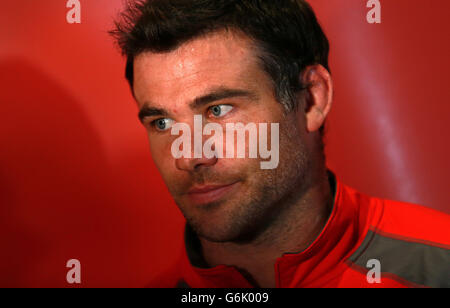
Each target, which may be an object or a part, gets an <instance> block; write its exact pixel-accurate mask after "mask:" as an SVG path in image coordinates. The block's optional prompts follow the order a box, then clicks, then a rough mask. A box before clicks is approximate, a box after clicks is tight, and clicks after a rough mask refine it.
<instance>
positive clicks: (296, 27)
mask: <svg viewBox="0 0 450 308" xmlns="http://www.w3.org/2000/svg"><path fill="white" fill-rule="evenodd" d="M123 17H124V18H123V19H122V20H121V21H119V22H118V23H117V29H116V30H115V31H114V32H113V34H114V35H115V36H116V38H117V39H118V42H119V45H120V47H121V48H122V51H123V53H124V55H125V56H126V57H127V66H126V78H127V80H128V82H129V83H130V86H131V90H132V93H133V95H134V97H135V99H136V101H137V104H138V107H139V110H140V112H139V117H140V120H141V121H142V123H143V125H144V126H145V128H146V129H147V132H148V138H149V142H150V147H151V153H152V156H153V159H154V162H155V164H156V166H157V167H158V169H159V171H160V173H161V175H162V177H163V179H164V181H165V183H166V185H167V187H168V188H169V191H170V193H171V195H172V196H173V198H174V200H175V202H176V204H177V205H178V207H179V208H180V210H181V211H182V213H183V214H184V216H185V217H186V220H187V224H186V231H185V244H186V245H185V246H186V247H185V249H184V252H183V254H182V255H181V257H180V261H179V263H177V264H176V266H174V267H173V270H172V271H171V272H169V273H165V274H164V275H163V276H162V277H161V278H160V279H158V280H157V281H156V282H155V284H154V285H152V286H166V287H175V286H178V287H380V286H381V287H411V286H414V287H422V286H426V287H442V286H446V287H449V286H450V250H449V247H450V236H449V231H448V227H449V226H450V219H449V217H448V216H447V215H444V214H441V213H438V212H436V211H433V210H430V209H427V208H424V207H420V206H417V205H412V204H406V203H401V202H394V201H387V200H381V199H377V198H372V197H368V196H366V195H364V194H361V193H359V192H357V191H355V190H354V189H352V188H350V187H348V186H346V185H344V184H343V183H341V182H340V181H339V180H338V179H336V177H335V176H334V174H333V173H332V172H331V171H329V170H327V169H326V165H325V157H324V149H323V141H322V137H323V128H324V124H325V119H326V117H327V115H328V113H329V111H330V108H331V104H332V100H333V82H332V78H331V76H330V73H329V67H328V51H329V45H328V40H327V38H326V36H325V35H324V33H323V31H322V29H321V27H320V25H319V24H318V22H317V20H316V17H315V15H314V12H313V11H312V9H311V7H310V6H309V5H308V4H307V3H306V2H305V1H302V0H279V1H269V0H202V1H201V0H154V1H141V2H136V3H135V4H134V5H131V6H130V7H129V8H128V10H127V11H126V12H125V13H124V15H123ZM198 120H202V122H201V123H202V124H201V125H203V124H205V125H207V124H214V125H216V126H215V127H216V128H217V125H218V126H219V127H223V128H224V129H225V130H226V129H228V126H227V125H228V124H231V123H243V124H251V123H266V124H277V126H271V130H272V131H275V130H276V129H279V131H277V132H278V133H279V134H271V135H270V138H268V137H267V136H265V140H266V141H268V142H271V144H272V147H273V146H275V147H277V148H278V149H279V151H278V153H279V157H278V163H277V164H276V167H274V168H262V167H261V164H260V163H261V161H263V160H264V159H263V158H262V157H257V158H255V157H252V158H250V157H245V158H242V157H240V158H238V157H228V156H227V157H223V156H221V155H220V152H221V151H219V149H222V150H223V151H225V148H226V149H230V148H233V147H238V146H239V145H240V144H239V141H236V140H233V141H231V142H230V141H229V140H228V139H227V141H226V142H224V143H222V144H221V140H222V141H223V139H224V137H223V138H222V137H219V138H218V139H216V142H215V143H213V146H211V147H210V149H211V150H212V151H216V152H217V153H215V155H212V156H211V155H209V156H208V155H178V154H179V153H177V151H175V152H174V149H175V150H176V149H177V148H178V150H179V151H183V153H184V154H191V152H194V151H197V149H198V146H196V145H193V146H191V139H188V140H189V141H188V142H187V143H184V144H183V146H182V147H178V146H179V145H180V144H178V143H177V142H178V141H177V140H178V139H177V138H179V137H178V135H177V132H178V133H179V132H181V128H183V127H184V129H185V130H186V131H190V130H191V129H192V128H193V130H196V128H195V126H196V125H198ZM178 123H182V124H183V125H184V126H182V127H181V126H180V127H178V128H176V129H175V126H176V125H177V124H178ZM260 127H261V126H260ZM202 132H203V133H204V131H202V130H201V131H200V134H201V133H202ZM244 133H245V132H244ZM194 134H196V133H194ZM233 134H234V132H233ZM261 134H264V132H262V131H260V132H259V135H261ZM206 135H207V134H206ZM219 136H221V135H219ZM197 137H198V135H197ZM206 137H207V136H205V133H204V135H203V136H200V138H202V139H201V142H202V144H203V143H205V141H206V139H207V138H206ZM244 139H245V138H244ZM249 139H250V133H249ZM197 140H198V139H197ZM262 140H264V138H263V139H260V140H259V142H261V141H262ZM241 142H242V139H241ZM175 143H177V145H178V146H174V144H175ZM210 145H211V144H210ZM181 148H183V149H181ZM194 148H195V149H194ZM203 149H204V148H203ZM251 149H252V146H251V144H250V145H245V152H246V154H249V153H250V152H251ZM197 154H198V153H197ZM200 154H204V153H200ZM419 221H420V223H419Z"/></svg>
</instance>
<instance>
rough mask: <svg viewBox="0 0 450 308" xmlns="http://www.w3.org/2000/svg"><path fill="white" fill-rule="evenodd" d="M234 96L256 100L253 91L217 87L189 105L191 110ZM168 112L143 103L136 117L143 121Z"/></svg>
mask: <svg viewBox="0 0 450 308" xmlns="http://www.w3.org/2000/svg"><path fill="white" fill-rule="evenodd" d="M234 97H246V98H249V99H251V100H253V101H256V100H257V98H258V97H257V95H256V94H255V93H253V92H250V91H247V90H241V89H229V88H223V87H220V88H217V89H214V90H212V91H211V92H210V93H208V94H206V95H203V96H200V97H197V98H195V99H194V100H193V101H192V102H191V103H190V104H189V107H190V108H191V109H192V110H195V109H198V108H200V107H202V106H204V105H207V104H210V103H212V102H215V101H220V100H223V99H227V98H234ZM168 115H169V113H168V112H167V111H166V110H164V109H161V108H155V107H151V106H149V104H145V106H144V107H142V109H141V110H140V111H139V114H138V117H139V120H140V121H141V122H143V121H144V119H145V118H146V117H155V116H164V117H166V116H168Z"/></svg>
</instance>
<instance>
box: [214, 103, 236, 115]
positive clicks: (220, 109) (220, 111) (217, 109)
mask: <svg viewBox="0 0 450 308" xmlns="http://www.w3.org/2000/svg"><path fill="white" fill-rule="evenodd" d="M210 110H211V113H212V115H213V116H215V117H223V116H225V115H226V114H227V113H229V112H230V111H231V110H233V106H230V105H216V106H212V107H211V108H210Z"/></svg>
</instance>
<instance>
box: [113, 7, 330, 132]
mask: <svg viewBox="0 0 450 308" xmlns="http://www.w3.org/2000/svg"><path fill="white" fill-rule="evenodd" d="M115 24H116V28H115V29H114V30H113V31H111V34H112V35H113V36H114V37H115V38H116V39H117V42H118V45H119V46H120V48H121V50H122V53H123V54H124V55H125V56H126V57H127V64H126V73H125V76H126V79H127V80H128V82H129V84H130V87H131V89H132V91H133V61H134V58H135V57H136V56H137V55H138V54H140V53H142V52H145V51H151V52H156V53H163V52H169V51H172V50H174V49H176V48H177V47H179V46H180V45H181V44H183V43H185V42H187V41H189V40H192V39H194V38H197V37H199V36H201V35H205V34H208V33H212V32H215V31H219V30H231V31H240V32H242V33H244V34H245V35H246V36H247V37H249V38H250V39H251V40H252V41H253V42H254V43H255V45H256V47H257V50H258V51H259V52H260V54H259V55H258V56H259V58H260V60H261V63H262V65H263V68H264V70H265V71H266V72H267V73H268V75H269V76H270V77H271V79H272V81H273V85H274V94H275V97H276V98H277V100H278V101H279V102H280V103H281V104H283V105H284V106H285V108H286V109H287V110H292V109H294V108H295V107H298V106H297V101H298V100H297V93H298V92H299V91H300V90H302V89H305V87H306V85H303V84H302V83H301V81H300V78H299V76H300V73H301V72H302V71H303V70H304V69H305V68H306V66H308V65H313V64H321V65H322V66H324V67H325V68H326V69H327V70H329V66H328V53H329V43H328V39H327V37H326V36H325V34H324V32H323V31H322V28H321V26H320V25H319V23H318V21H317V18H316V16H315V14H314V11H313V10H312V8H311V6H310V5H309V4H308V3H307V2H306V1H304V0H137V1H130V0H128V5H127V9H126V10H125V11H124V12H123V13H122V14H121V16H120V18H119V19H118V20H117V21H116V23H115ZM322 132H323V127H322V129H321V133H322Z"/></svg>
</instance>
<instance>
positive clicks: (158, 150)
mask: <svg viewBox="0 0 450 308" xmlns="http://www.w3.org/2000/svg"><path fill="white" fill-rule="evenodd" d="M148 140H149V145H150V153H151V155H152V159H153V162H154V163H155V165H156V167H157V168H158V170H159V171H160V173H161V174H162V175H164V172H167V171H168V170H171V168H174V166H175V164H174V158H173V157H172V154H171V142H170V140H168V139H167V138H164V137H161V136H158V137H152V136H149V137H148Z"/></svg>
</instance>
